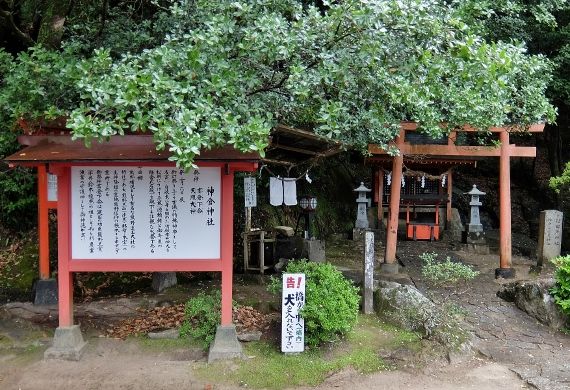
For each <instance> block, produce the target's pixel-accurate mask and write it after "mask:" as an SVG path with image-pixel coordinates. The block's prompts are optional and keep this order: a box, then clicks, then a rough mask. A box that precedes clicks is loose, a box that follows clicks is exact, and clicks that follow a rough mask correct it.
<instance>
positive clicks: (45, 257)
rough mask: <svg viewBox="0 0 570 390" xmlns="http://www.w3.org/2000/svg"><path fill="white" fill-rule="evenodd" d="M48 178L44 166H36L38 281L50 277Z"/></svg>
mask: <svg viewBox="0 0 570 390" xmlns="http://www.w3.org/2000/svg"><path fill="white" fill-rule="evenodd" d="M47 186H48V176H47V170H46V166H45V165H43V164H42V165H38V241H39V260H40V263H39V270H40V279H42V280H45V279H49V277H50V269H49V209H48V201H47Z"/></svg>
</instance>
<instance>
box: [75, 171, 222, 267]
mask: <svg viewBox="0 0 570 390" xmlns="http://www.w3.org/2000/svg"><path fill="white" fill-rule="evenodd" d="M71 189H72V190H71V234H72V240H71V242H72V258H73V259H147V258H152V259H219V258H220V209H221V198H220V194H221V171H220V168H217V167H202V168H200V169H194V170H191V171H190V172H188V173H186V172H184V171H183V170H180V169H178V168H175V167H135V166H75V167H72V168H71Z"/></svg>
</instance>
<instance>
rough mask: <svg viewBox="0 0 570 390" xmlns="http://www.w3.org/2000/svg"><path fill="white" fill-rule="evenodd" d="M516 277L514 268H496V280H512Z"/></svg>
mask: <svg viewBox="0 0 570 390" xmlns="http://www.w3.org/2000/svg"><path fill="white" fill-rule="evenodd" d="M514 277H515V269H514V268H496V269H495V279H499V278H503V279H512V278H514Z"/></svg>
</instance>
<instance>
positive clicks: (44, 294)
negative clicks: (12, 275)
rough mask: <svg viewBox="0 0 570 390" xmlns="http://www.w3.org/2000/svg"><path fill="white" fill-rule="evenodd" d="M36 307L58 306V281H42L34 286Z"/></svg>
mask: <svg viewBox="0 0 570 390" xmlns="http://www.w3.org/2000/svg"><path fill="white" fill-rule="evenodd" d="M33 290H34V305H56V304H57V279H40V280H38V281H36V283H35V284H34V288H33Z"/></svg>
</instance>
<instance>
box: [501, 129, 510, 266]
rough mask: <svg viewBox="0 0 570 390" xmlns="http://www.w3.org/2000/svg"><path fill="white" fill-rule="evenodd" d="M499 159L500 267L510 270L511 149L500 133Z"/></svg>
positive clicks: (504, 136) (507, 140)
mask: <svg viewBox="0 0 570 390" xmlns="http://www.w3.org/2000/svg"><path fill="white" fill-rule="evenodd" d="M500 140H501V157H500V159H499V215H500V220H499V223H500V227H499V231H500V233H501V237H500V256H501V259H500V267H501V268H511V266H512V263H511V246H512V240H511V161H510V157H511V153H510V152H511V150H512V149H511V148H510V147H509V133H507V132H502V133H501V135H500Z"/></svg>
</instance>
